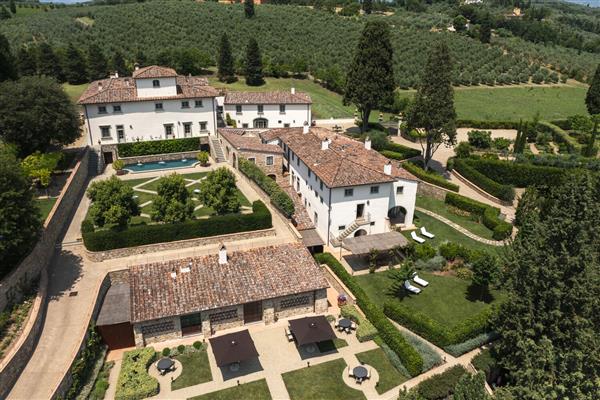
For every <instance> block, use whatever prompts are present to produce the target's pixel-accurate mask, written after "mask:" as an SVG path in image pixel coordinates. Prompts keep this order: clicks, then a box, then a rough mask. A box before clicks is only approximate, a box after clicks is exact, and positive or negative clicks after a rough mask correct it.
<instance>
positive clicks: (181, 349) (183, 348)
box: [177, 344, 185, 354]
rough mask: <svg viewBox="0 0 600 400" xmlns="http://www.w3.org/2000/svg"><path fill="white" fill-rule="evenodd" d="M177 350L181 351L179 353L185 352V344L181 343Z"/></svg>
mask: <svg viewBox="0 0 600 400" xmlns="http://www.w3.org/2000/svg"><path fill="white" fill-rule="evenodd" d="M177 351H178V352H179V354H183V353H184V352H185V346H184V345H182V344H180V345H179V346H177Z"/></svg>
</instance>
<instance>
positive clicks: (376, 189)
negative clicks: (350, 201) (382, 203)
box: [371, 186, 379, 194]
mask: <svg viewBox="0 0 600 400" xmlns="http://www.w3.org/2000/svg"><path fill="white" fill-rule="evenodd" d="M377 193H379V186H371V194H377Z"/></svg>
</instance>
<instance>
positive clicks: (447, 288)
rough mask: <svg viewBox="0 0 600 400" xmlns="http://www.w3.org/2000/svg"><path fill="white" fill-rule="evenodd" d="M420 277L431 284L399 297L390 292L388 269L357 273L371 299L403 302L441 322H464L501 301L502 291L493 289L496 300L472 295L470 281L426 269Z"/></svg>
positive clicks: (454, 323) (391, 281)
mask: <svg viewBox="0 0 600 400" xmlns="http://www.w3.org/2000/svg"><path fill="white" fill-rule="evenodd" d="M419 276H420V277H421V278H423V279H425V280H426V281H428V282H429V286H427V287H426V288H424V289H423V291H422V292H421V293H420V294H418V295H412V296H406V297H404V298H403V299H400V298H399V297H397V296H396V294H394V293H392V292H391V290H390V289H391V286H392V284H393V283H394V281H393V280H392V279H391V278H390V276H389V272H388V271H385V272H378V273H375V274H366V275H358V276H356V277H355V279H356V280H357V281H358V283H359V284H360V285H361V287H362V288H363V289H364V290H365V291H366V292H367V295H368V296H369V298H370V299H371V300H372V301H374V302H375V303H378V304H380V305H382V304H383V303H384V302H385V301H387V300H395V301H399V302H401V303H402V304H403V305H405V306H407V307H410V308H413V309H415V310H417V311H420V312H423V313H425V314H427V315H428V316H429V317H431V318H433V319H435V320H436V321H438V322H439V323H441V324H444V325H448V326H454V325H456V324H458V323H460V322H461V321H463V320H465V319H467V318H469V317H471V316H473V315H475V314H477V313H479V312H481V311H482V310H483V309H485V308H487V307H490V305H491V304H492V303H493V302H497V301H501V300H502V298H503V296H504V295H503V294H502V293H501V292H498V291H496V290H492V291H491V295H492V297H493V301H492V302H491V303H485V302H483V301H480V300H474V299H472V298H470V296H469V290H468V288H469V286H470V281H467V280H463V279H459V278H456V277H454V276H439V275H433V274H430V273H427V272H419Z"/></svg>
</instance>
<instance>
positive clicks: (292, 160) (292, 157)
mask: <svg viewBox="0 0 600 400" xmlns="http://www.w3.org/2000/svg"><path fill="white" fill-rule="evenodd" d="M294 157H295V156H294V153H292V161H294Z"/></svg>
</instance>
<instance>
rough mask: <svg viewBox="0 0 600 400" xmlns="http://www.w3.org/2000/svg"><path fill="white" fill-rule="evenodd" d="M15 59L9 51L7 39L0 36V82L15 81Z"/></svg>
mask: <svg viewBox="0 0 600 400" xmlns="http://www.w3.org/2000/svg"><path fill="white" fill-rule="evenodd" d="M15 64H16V61H15V58H14V56H13V54H12V52H11V50H10V44H9V43H8V39H6V37H5V36H4V35H2V34H0V82H2V81H5V80H7V79H16V77H17V68H16V65H15Z"/></svg>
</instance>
